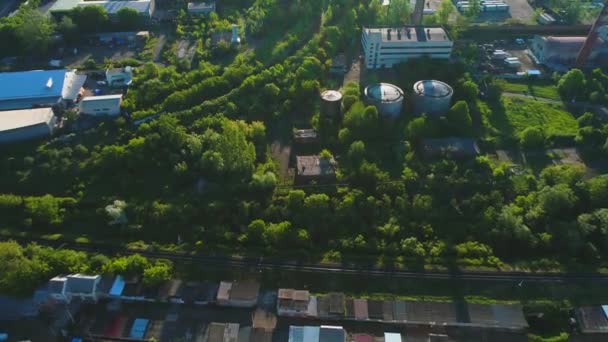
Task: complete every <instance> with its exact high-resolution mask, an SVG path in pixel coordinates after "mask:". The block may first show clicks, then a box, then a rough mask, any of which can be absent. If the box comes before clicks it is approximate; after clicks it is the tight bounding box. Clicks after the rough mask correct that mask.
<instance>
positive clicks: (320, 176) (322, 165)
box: [295, 155, 337, 184]
mask: <svg viewBox="0 0 608 342" xmlns="http://www.w3.org/2000/svg"><path fill="white" fill-rule="evenodd" d="M336 165H337V163H336V160H335V159H334V158H333V157H332V158H331V159H325V158H321V157H320V156H317V155H315V156H296V178H295V180H296V183H300V184H301V183H306V182H310V181H318V182H331V181H334V180H335V179H336Z"/></svg>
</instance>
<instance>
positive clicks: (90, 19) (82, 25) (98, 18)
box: [70, 5, 108, 32]
mask: <svg viewBox="0 0 608 342" xmlns="http://www.w3.org/2000/svg"><path fill="white" fill-rule="evenodd" d="M70 16H71V17H72V19H73V20H74V23H75V24H76V25H77V26H78V28H79V29H80V31H82V32H98V31H100V30H103V28H104V27H106V26H107V23H108V12H107V11H106V9H105V8H103V7H102V6H98V5H92V6H77V7H76V8H74V9H73V10H72V13H71V15H70Z"/></svg>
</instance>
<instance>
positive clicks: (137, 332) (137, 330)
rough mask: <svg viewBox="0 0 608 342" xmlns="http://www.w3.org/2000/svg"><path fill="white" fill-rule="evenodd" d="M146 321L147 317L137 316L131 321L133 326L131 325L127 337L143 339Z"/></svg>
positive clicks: (147, 321) (146, 326) (146, 325)
mask: <svg viewBox="0 0 608 342" xmlns="http://www.w3.org/2000/svg"><path fill="white" fill-rule="evenodd" d="M148 323H150V321H149V320H147V319H143V318H137V319H136V320H135V321H133V326H132V327H131V333H130V334H129V337H131V338H139V339H143V338H144V336H145V335H146V329H147V328H148Z"/></svg>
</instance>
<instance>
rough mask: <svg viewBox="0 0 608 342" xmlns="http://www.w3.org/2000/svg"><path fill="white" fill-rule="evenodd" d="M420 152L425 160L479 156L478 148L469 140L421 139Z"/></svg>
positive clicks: (455, 138) (453, 138)
mask: <svg viewBox="0 0 608 342" xmlns="http://www.w3.org/2000/svg"><path fill="white" fill-rule="evenodd" d="M419 148H420V152H421V153H422V154H423V156H425V157H427V158H436V157H448V158H452V159H462V158H471V157H475V156H477V155H478V154H479V147H478V146H477V143H476V142H475V140H474V139H471V138H458V137H451V138H441V139H423V140H422V142H421V144H420V146H419Z"/></svg>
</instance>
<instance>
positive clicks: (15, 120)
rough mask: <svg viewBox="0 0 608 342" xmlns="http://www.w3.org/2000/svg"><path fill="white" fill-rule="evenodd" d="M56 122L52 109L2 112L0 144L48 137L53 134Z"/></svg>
mask: <svg viewBox="0 0 608 342" xmlns="http://www.w3.org/2000/svg"><path fill="white" fill-rule="evenodd" d="M55 121H56V118H55V115H54V113H53V109H51V108H34V109H21V110H9V111H3V112H0V143H11V142H17V141H23V140H29V139H36V138H42V137H48V136H50V135H51V134H52V133H53V130H54V128H55Z"/></svg>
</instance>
